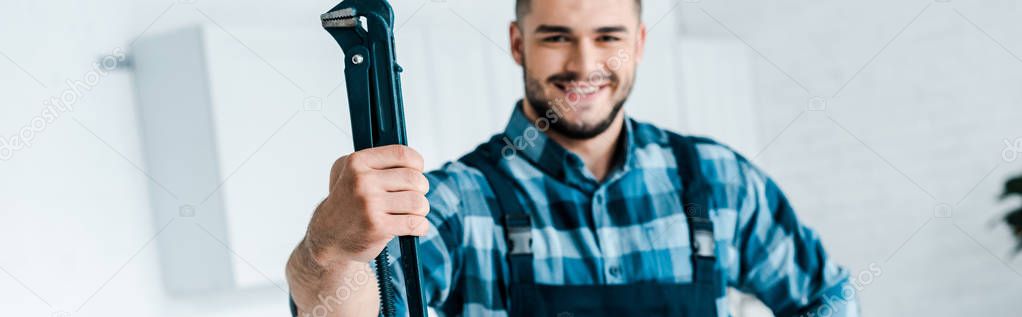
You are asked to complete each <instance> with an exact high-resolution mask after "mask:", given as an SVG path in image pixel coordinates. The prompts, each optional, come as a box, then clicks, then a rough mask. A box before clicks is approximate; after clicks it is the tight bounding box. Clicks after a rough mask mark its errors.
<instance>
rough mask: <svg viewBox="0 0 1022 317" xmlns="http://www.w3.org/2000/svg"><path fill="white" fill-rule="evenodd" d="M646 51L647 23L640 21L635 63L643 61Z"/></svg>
mask: <svg viewBox="0 0 1022 317" xmlns="http://www.w3.org/2000/svg"><path fill="white" fill-rule="evenodd" d="M645 52H646V23H643V22H639V33H638V37H637V38H636V40H635V63H636V64H638V63H639V62H642V55H643V54H644V53H645Z"/></svg>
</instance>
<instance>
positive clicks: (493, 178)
mask: <svg viewBox="0 0 1022 317" xmlns="http://www.w3.org/2000/svg"><path fill="white" fill-rule="evenodd" d="M501 136H503V134H498V135H496V136H494V137H493V139H491V140H490V141H489V142H487V143H484V144H482V145H480V146H479V147H478V148H476V149H475V150H474V151H472V152H471V153H469V154H467V155H465V156H464V157H462V158H461V159H460V161H461V162H462V163H464V164H465V165H468V166H470V167H473V168H475V169H477V170H479V171H480V172H482V173H483V176H485V177H486V181H487V182H488V183H489V185H490V188H491V189H492V190H493V196H494V200H495V202H496V204H492V203H491V204H490V209H491V213H492V214H493V218H494V221H495V222H496V223H497V224H500V225H501V226H502V227H503V229H504V234H505V239H506V241H507V246H508V260H509V261H510V264H511V282H512V283H519V284H534V283H535V279H536V276H535V274H534V272H533V266H532V265H533V264H532V262H533V261H532V259H533V256H532V218H531V217H529V214H528V213H527V211H526V210H525V208H526V207H525V206H526V204H525V203H524V202H523V201H522V200H520V199H519V197H518V195H517V194H516V193H515V191H516V189H520V188H518V183H516V182H515V181H514V179H513V178H511V177H509V176H508V175H507V174H506V173H504V172H502V171H500V170H498V168H497V166H499V163H500V160H501V159H502V157H501V156H500V154H499V153H501V151H500V148H499V147H500V137H501ZM519 159H520V158H519Z"/></svg>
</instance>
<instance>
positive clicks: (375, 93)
mask: <svg viewBox="0 0 1022 317" xmlns="http://www.w3.org/2000/svg"><path fill="white" fill-rule="evenodd" d="M320 21H321V22H322V24H323V28H324V29H326V30H327V32H329V33H330V35H331V36H333V38H334V40H336V41H337V44H338V45H340V46H341V50H342V51H343V53H344V55H345V57H344V79H345V83H346V85H347V91H348V109H349V111H350V113H351V132H352V137H353V138H354V144H355V150H356V151H359V150H363V149H367V148H372V147H378V146H384V145H393V144H402V145H407V144H408V141H407V139H406V136H405V118H404V104H403V101H402V97H401V71H402V69H401V66H399V65H398V64H397V62H395V54H394V33H393V31H394V10H393V9H392V8H391V6H390V4H389V3H387V1H386V0H344V1H342V2H341V3H340V4H338V5H337V6H335V7H333V8H332V9H330V11H328V12H327V13H324V14H322V15H321V16H320ZM418 242H419V241H418V238H417V237H412V236H408V237H398V243H399V246H400V250H401V272H402V273H403V274H404V284H405V285H404V286H405V294H406V295H407V301H406V303H407V304H408V305H407V307H408V312H409V316H412V317H425V316H426V309H425V303H424V298H423V295H422V281H421V269H420V267H419V258H418V251H417V246H418V244H419V243H418ZM387 258H388V250H387V249H386V248H384V249H383V252H382V253H381V254H380V255H379V256H378V257H376V260H375V263H376V270H377V272H376V276H377V279H378V283H379V288H380V306H381V307H380V312H381V313H382V315H383V316H387V317H391V316H394V315H395V314H396V308H395V296H396V295H395V294H396V293H395V291H394V289H393V286H392V284H391V280H390V279H391V278H390V275H391V274H390V271H389V270H388V268H389V266H388V263H387V262H388V260H387Z"/></svg>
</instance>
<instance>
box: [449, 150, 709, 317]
mask: <svg viewBox="0 0 1022 317" xmlns="http://www.w3.org/2000/svg"><path fill="white" fill-rule="evenodd" d="M668 134H669V135H670V142H671V148H672V150H673V152H674V155H675V157H676V158H677V162H678V173H679V175H678V177H680V180H681V182H682V188H683V189H682V191H681V193H679V195H681V199H682V205H683V206H684V209H685V210H679V211H678V212H684V213H685V215H686V219H687V222H688V226H689V229H690V230H689V241H691V245H692V258H691V261H692V269H693V272H692V273H693V281H692V283H690V284H667V283H657V282H644V283H632V284H622V285H544V284H538V283H536V281H535V275H534V274H533V266H532V265H533V254H532V249H531V242H532V237H531V234H532V221H531V218H530V217H529V214H528V213H527V211H525V210H523V209H524V208H525V207H523V206H530V204H528V203H525V202H526V200H524V198H523V194H522V193H523V192H524V191H523V190H522V188H520V187H519V184H518V183H517V182H515V181H514V180H513V179H512V178H510V177H509V176H508V175H507V174H505V173H504V172H502V171H500V170H498V169H497V168H496V166H498V163H499V161H500V160H501V156H500V153H501V152H500V145H501V143H500V142H499V140H500V137H501V135H497V136H495V137H494V139H493V140H490V142H487V143H485V144H483V145H480V146H479V147H478V148H476V150H475V151H473V152H471V153H469V154H468V155H466V156H464V157H462V158H461V159H460V161H461V162H463V163H465V164H467V165H469V166H472V167H474V168H476V169H478V170H479V171H481V172H482V173H483V175H484V176H486V179H487V180H488V182H489V183H490V187H491V188H492V189H493V191H494V194H495V196H496V203H497V204H498V206H497V207H499V208H495V211H496V212H495V213H494V215H493V216H494V217H495V220H496V221H497V223H499V224H500V225H501V226H502V227H503V228H504V232H505V234H506V240H507V243H508V250H509V251H508V254H507V257H508V261H509V262H510V283H508V284H509V285H508V289H502V290H499V291H500V292H501V294H503V295H505V297H504V298H509V299H510V305H509V307H510V314H509V315H510V316H512V317H518V316H557V317H581V316H718V312H717V302H716V300H717V299H718V298H721V297H723V296H724V291H725V288H724V286H723V285H722V281H721V277H722V275H721V274H720V272H719V271H716V270H717V269H716V265H714V264H715V261H716V257H715V252H714V248H715V244H714V235H713V223H712V222H711V221H710V217H709V212H708V211H709V210H710V208H711V207H712V199H711V198H712V196H711V195H710V191H709V188H710V187H709V186H708V185H707V183H706V180H705V178H704V177H703V175H702V173H701V172H700V171H701V169H700V168H699V157H698V152H696V149H695V144H696V143H697V142H699V141H698V139H697V138H693V137H684V136H680V135H676V134H673V133H668Z"/></svg>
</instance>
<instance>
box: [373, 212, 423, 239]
mask: <svg viewBox="0 0 1022 317" xmlns="http://www.w3.org/2000/svg"><path fill="white" fill-rule="evenodd" d="M384 217H385V218H384V221H385V222H386V223H387V228H390V232H389V233H390V234H392V235H395V236H417V237H421V236H424V235H426V233H427V232H429V220H427V219H426V217H423V216H416V215H384Z"/></svg>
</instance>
